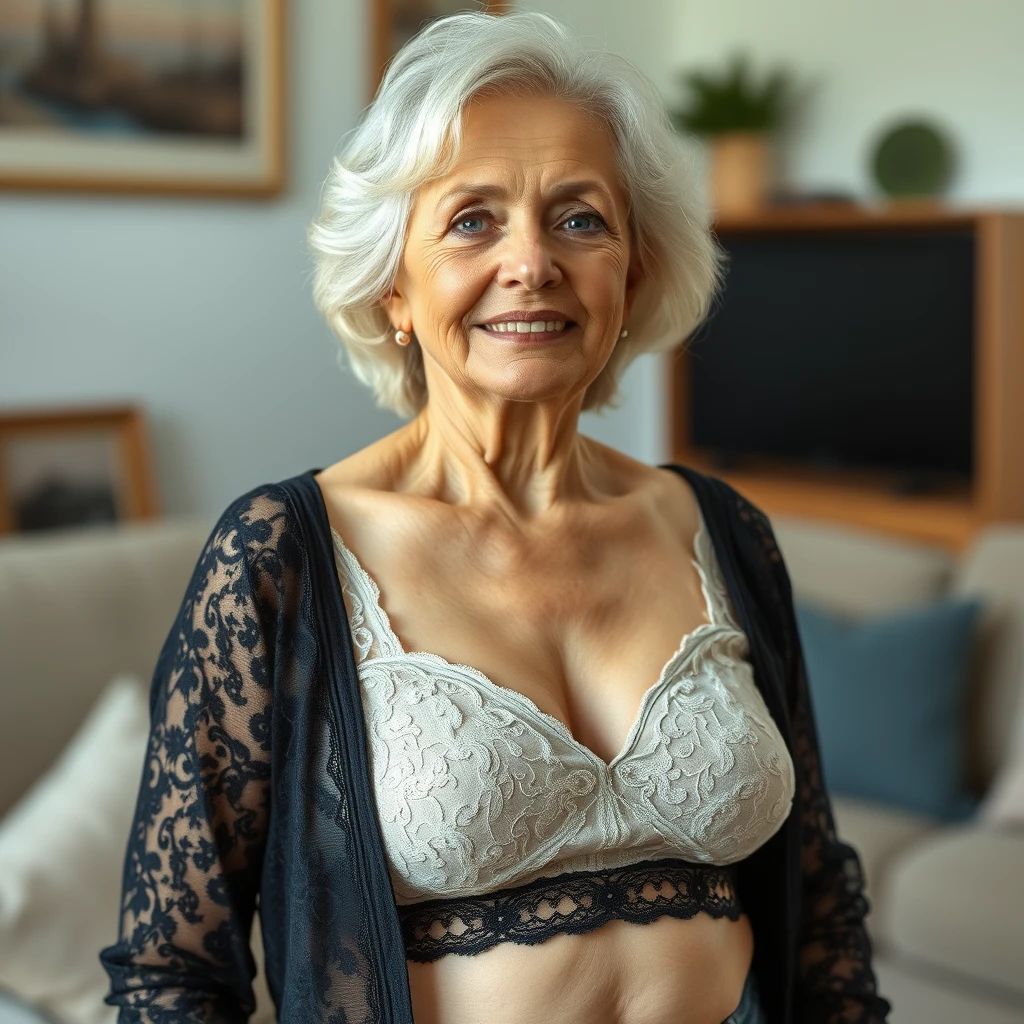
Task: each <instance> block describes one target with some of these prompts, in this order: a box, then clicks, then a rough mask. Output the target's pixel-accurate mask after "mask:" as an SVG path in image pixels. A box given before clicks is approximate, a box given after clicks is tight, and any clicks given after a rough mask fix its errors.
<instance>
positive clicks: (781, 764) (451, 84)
mask: <svg viewBox="0 0 1024 1024" xmlns="http://www.w3.org/2000/svg"><path fill="white" fill-rule="evenodd" d="M311 238H312V245H313V249H314V252H315V254H316V259H317V277H316V299H317V302H318V304H319V306H320V308H321V309H322V310H323V312H324V314H325V315H326V317H327V318H328V320H329V321H330V323H331V324H332V325H333V327H334V329H335V330H336V331H337V333H338V335H339V336H340V337H341V339H342V340H343V342H344V343H345V346H346V347H347V351H348V356H349V359H350V362H351V366H352V368H353V371H354V373H355V374H356V376H357V377H358V378H359V379H360V380H362V381H363V382H364V383H365V384H367V385H368V386H369V387H370V388H372V389H373V391H374V393H375V394H376V396H377V399H378V401H379V402H380V403H381V404H383V405H385V406H387V407H390V408H392V409H394V410H396V411H398V412H399V413H401V414H404V415H405V416H407V417H408V418H409V421H408V423H407V424H406V425H405V426H403V427H401V428H400V429H398V430H396V431H395V432H394V433H392V434H390V435H388V436H387V437H385V438H383V439H382V440H380V441H378V442H376V443H375V444H372V445H371V446H370V447H368V448H366V449H364V450H363V451H359V452H357V453H356V454H354V455H351V456H349V457H347V458H343V459H341V460H340V461H338V462H336V463H335V464H334V465H332V466H330V467H328V468H326V469H321V470H309V471H308V472H306V473H302V474H300V475H298V476H296V477H293V478H291V479H288V480H285V481H282V482H279V483H275V484H268V485H264V486H261V487H257V488H255V489H254V490H252V491H250V492H249V493H248V494H246V495H243V496H242V497H240V498H238V499H237V500H236V501H235V502H233V503H232V504H231V505H230V507H229V508H228V509H227V510H226V511H225V512H224V514H223V516H222V517H221V519H220V521H219V523H218V524H217V526H216V528H215V529H214V531H213V534H212V535H211V537H210V539H209V542H208V543H207V545H206V547H205V549H204V551H203V553H202V555H201V557H200V559H199V562H198V564H197V566H196V568H195V572H194V574H193V576H192V579H191V582H190V584H189V587H188V591H187V593H186V595H185V599H184V601H183V603H182V606H181V610H180V613H179V617H178V620H177V622H176V623H175V625H174V627H173V629H172V630H171V633H170V635H169V636H168V639H167V642H166V644H165V646H164V649H163V651H162V653H161V656H160V659H159V662H158V665H157V667H156V671H155V673H154V677H153V682H152V693H151V706H152V731H151V737H150V744H149V751H148V755H147V761H146V767H145V772H144V777H143V782H142V788H141V793H140V796H139V802H138V809H137V813H136V818H135V824H134V827H133V830H132V833H131V837H130V841H129V848H128V855H127V860H126V865H125V882H124V885H125V891H124V900H123V905H122V917H121V938H120V941H119V942H118V943H117V944H116V945H114V946H112V947H110V948H109V949H106V950H104V951H103V953H102V959H103V962H104V964H105V966H106V968H107V970H108V971H109V973H110V976H111V979H112V990H111V994H110V996H109V997H108V1001H109V1002H111V1003H114V1004H117V1005H119V1006H120V1007H121V1017H120V1019H121V1020H122V1021H154V1022H156V1021H175V1022H177V1021H185V1020H189V1021H243V1020H245V1019H247V1017H248V1016H249V1014H250V1013H251V1012H252V1009H253V994H252V988H251V980H252V978H253V974H254V970H255V966H254V963H253V957H252V954H251V952H250V948H249V938H250V931H251V927H252V923H253V918H254V914H255V911H256V908H257V902H258V909H259V920H260V927H261V930H262V936H263V942H264V946H265V951H266V954H265V955H266V974H267V980H268V982H269V987H270V991H271V993H272V995H273V997H274V1000H275V1002H276V1004H277V1008H278V1012H279V1015H280V1019H281V1020H282V1021H287V1022H289V1024H292V1022H294V1024H328V1022H340V1021H346V1022H350V1024H355V1022H367V1024H370V1022H373V1024H385V1022H387V1024H410V1022H413V1021H415V1024H512V1022H516V1024H526V1022H529V1024H534V1022H541V1021H544V1022H559V1024H721V1022H723V1021H728V1022H731V1024H756V1022H761V1024H788V1022H790V1021H800V1022H813V1024H840V1022H845V1024H853V1022H857V1024H877V1022H881V1021H884V1020H885V1019H886V1016H887V1013H888V1011H889V1004H888V1002H887V1001H886V1000H885V999H883V998H882V997H880V996H879V995H878V994H877V993H876V987H875V979H874V976H873V973H872V967H871V950H870V945H869V943H868V939H867V937H866V935H865V931H864V928H863V918H864V915H865V913H866V911H867V904H866V902H865V899H864V897H863V895H862V885H861V878H860V865H859V861H858V858H857V855H856V853H855V852H854V850H852V849H851V848H850V847H849V846H847V845H845V844H843V843H841V842H840V841H839V840H838V839H837V837H836V832H835V828H834V825H833V819H832V814H831V809H830V805H829V799H828V796H827V793H826V790H825V786H824V782H823V779H822V776H821V769H820V766H819V760H818V749H817V741H816V734H815V727H814V722H813V715H812V709H811V705H810V700H809V697H808V692H807V685H806V681H805V679H804V672H803V662H802V658H801V653H800V645H799V641H798V637H797V634H796V627H795V624H794V616H793V609H792V598H791V595H790V590H789V582H788V578H787V574H786V570H785V567H784V565H783V562H782V559H781V557H780V555H779V552H778V549H777V547H776V545H775V541H774V539H773V536H772V532H771V528H770V526H769V523H768V520H767V519H766V518H765V516H764V515H763V514H762V513H761V512H760V511H759V510H758V509H757V508H755V507H754V506H753V505H751V504H750V503H749V502H747V501H746V500H744V499H743V498H742V497H741V496H740V495H739V494H737V493H736V492H735V491H733V490H732V489H730V488H729V487H727V486H726V485H725V484H724V483H722V482H721V481H719V480H717V479H715V478H713V477H709V476H705V475H702V474H700V473H697V472H696V471H694V470H692V469H689V468H686V467H682V466H664V467H652V466H647V465H644V464H641V463H639V462H636V461H634V460H633V459H631V458H628V457H627V456H625V455H623V454H622V453H620V452H617V451H615V450H613V449H611V448H608V447H606V446H604V445H601V444H598V443H596V442H594V441H593V440H591V439H589V438H587V437H584V436H582V435H581V434H580V433H578V429H577V428H578V422H579V415H580V412H581V411H582V410H584V409H597V408H600V407H602V406H604V405H607V404H608V403H609V402H611V401H612V400H613V399H614V397H615V394H616V388H617V384H618V381H619V379H620V377H621V374H622V372H623V370H624V369H625V367H626V366H627V365H628V364H629V362H630V361H631V360H632V359H633V358H634V357H636V356H637V355H639V354H640V353H642V352H658V351H664V350H667V349H669V348H671V347H672V346H675V345H677V344H678V343H679V342H680V340H681V339H684V338H685V337H686V336H687V335H688V334H689V333H690V331H691V330H692V329H693V328H694V326H695V325H696V324H697V323H698V322H699V321H700V320H701V319H702V317H703V316H704V315H705V313H706V311H707V309H708V306H709V302H710V299H711V297H712V295H713V293H714V291H715V288H716V285H717V284H718V282H719V275H720V250H718V249H717V247H716V244H715V242H714V240H713V237H712V235H711V233H710V231H709V226H708V216H707V212H706V210H705V209H704V207H703V206H702V205H701V202H700V200H699V199H698V188H697V181H696V180H695V178H694V174H693V171H692V170H691V168H690V166H689V165H688V163H687V162H686V159H685V158H684V151H683V150H682V148H681V146H680V143H679V142H678V140H677V139H676V138H675V136H674V135H673V133H672V130H671V128H670V126H669V123H668V120H667V118H666V116H665V113H664V111H663V109H662V105H661V103H660V101H659V99H658V96H657V94H656V92H655V91H654V89H653V88H652V86H651V85H650V84H649V83H648V82H647V81H646V80H645V79H644V78H643V77H642V76H641V75H639V74H638V73H637V72H636V71H635V69H633V68H632V67H631V66H629V65H628V64H626V63H625V62H623V61H621V60H618V59H615V58H613V57H610V56H608V55H606V54H602V53H593V52H587V51H584V50H582V49H581V48H580V47H579V44H578V43H577V42H575V41H574V40H573V38H572V37H571V36H570V35H569V34H568V33H567V32H566V30H565V29H564V28H562V27H561V26H560V25H558V24H557V23H556V22H554V21H552V20H551V19H549V18H547V17H544V16H542V15H539V14H526V13H524V14H515V15H511V16H508V17H505V18H495V17H491V16H487V15H483V14H462V15H457V16H454V17H451V18H447V19H444V20H441V21H437V22H434V23H433V24H432V25H431V26H429V27H428V28H427V29H425V30H424V31H423V32H422V33H421V34H420V35H419V36H418V37H417V38H416V39H414V40H413V41H412V42H410V43H409V44H408V45H407V46H406V47H405V49H404V50H403V51H402V52H401V53H400V54H399V55H398V56H397V57H396V58H395V60H394V61H393V62H392V64H391V65H390V67H389V69H388V73H387V76H386V77H385V79H384V82H383V84H382V86H381V88H380V91H379V93H378V95H377V97H376V99H375V101H374V103H373V105H372V106H371V107H370V108H369V109H368V111H367V113H366V116H365V118H364V119H363V121H362V123H361V124H360V126H359V127H358V129H357V130H356V131H355V132H354V134H353V135H352V137H351V139H350V141H349V143H348V145H347V148H346V150H345V153H344V155H343V156H342V157H341V158H340V159H339V160H338V161H337V162H336V164H335V166H334V168H333V170H332V172H331V176H330V179H329V181H328V184H327V188H326V190H325V193H324V205H323V211H322V214H321V216H320V218H319V219H318V221H317V223H316V224H315V225H314V227H313V230H312V235H311Z"/></svg>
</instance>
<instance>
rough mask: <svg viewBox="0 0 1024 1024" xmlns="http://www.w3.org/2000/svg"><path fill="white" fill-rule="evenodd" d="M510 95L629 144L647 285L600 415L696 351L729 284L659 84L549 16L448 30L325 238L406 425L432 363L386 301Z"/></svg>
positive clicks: (390, 118)
mask: <svg viewBox="0 0 1024 1024" xmlns="http://www.w3.org/2000/svg"><path fill="white" fill-rule="evenodd" d="M495 92H498V93H501V92H508V93H509V94H515V95H544V96H552V97H556V98H559V99H564V100H567V101H570V102H574V103H577V104H579V105H580V106H581V107H582V108H584V109H586V110H587V111H588V112H591V113H592V114H594V115H596V116H597V117H599V118H600V119H601V120H602V121H603V122H604V123H606V124H607V125H608V127H609V129H610V130H611V133H612V135H613V137H614V139H615V142H616V145H617V166H618V170H619V174H620V178H621V184H622V187H623V191H624V192H625V195H626V199H627V202H628V204H629V225H630V231H631V241H632V243H633V245H634V247H635V253H636V256H637V258H638V259H639V262H640V266H641V269H642V271H643V280H642V283H641V285H640V286H639V288H638V290H637V294H636V297H635V299H634V304H633V308H632V310H631V312H630V316H629V321H628V325H627V326H628V327H629V332H628V337H627V338H623V339H620V340H619V341H618V343H617V344H616V346H615V349H614V350H613V352H612V355H611V357H610V358H609V360H608V363H607V364H606V365H605V367H604V368H603V369H602V371H601V373H600V374H599V375H598V376H597V377H596V378H595V379H594V380H593V381H592V382H591V384H590V386H589V387H588V388H587V391H586V394H585V395H584V400H583V408H584V409H600V408H602V407H603V406H606V405H615V404H617V401H618V389H619V381H620V379H621V376H622V373H623V371H624V370H625V368H626V367H627V366H628V365H629V363H630V362H631V361H632V360H633V359H634V358H636V356H638V355H640V354H641V353H643V352H660V351H665V350H667V349H670V348H672V347H674V346H676V345H678V344H680V343H681V342H683V341H684V340H685V339H686V338H687V337H688V336H689V335H690V333H691V332H692V331H693V330H694V328H695V327H696V326H697V325H698V324H699V323H700V322H701V321H702V320H703V319H704V317H705V316H706V314H707V312H708V310H709V308H710V305H711V301H712V299H713V297H714V294H715V292H716V291H717V289H718V288H719V287H720V285H721V280H722V267H723V263H724V255H723V251H722V249H721V247H720V246H719V245H718V243H717V241H716V240H715V238H714V235H713V233H712V231H711V229H710V213H709V209H708V207H707V203H706V199H705V198H704V189H703V187H702V182H701V180H700V178H699V171H698V168H697V165H696V163H695V160H694V157H693V155H692V150H691V149H688V148H687V147H686V145H685V144H684V143H683V141H682V140H681V139H680V138H679V136H678V134H677V133H676V132H675V130H674V129H673V127H672V124H671V121H670V119H669V117H668V114H667V112H666V110H665V106H664V103H663V102H662V99H661V97H660V95H659V94H658V92H657V90H656V89H655V87H654V85H653V84H652V83H651V82H650V81H649V80H648V79H647V78H646V77H645V76H644V75H643V74H641V73H640V72H639V71H638V70H637V69H636V68H635V67H634V66H633V65H632V64H630V63H629V62H628V61H626V60H624V59H622V58H621V57H617V56H615V55H613V54H609V53H606V52H604V51H601V50H591V49H586V48H584V47H583V46H582V44H581V43H580V41H579V40H578V39H577V38H576V37H575V36H574V35H573V34H572V32H570V30H569V29H567V28H566V27H565V26H564V25H562V24H561V23H559V22H558V21H556V20H555V19H554V18H551V17H549V16H548V15H545V14H541V13H537V12H532V11H523V12H517V13H512V14H505V15H490V14H484V13H482V12H465V13H461V14H453V15H450V16H448V17H445V18H439V19H437V20H436V21H433V22H431V23H429V24H428V25H427V26H426V27H425V28H424V29H422V30H421V31H420V32H419V34H418V35H416V36H415V37H414V38H413V39H411V40H410V41H409V42H408V43H406V45H405V46H404V47H402V49H401V50H400V51H399V53H398V54H396V55H395V57H394V58H393V59H392V61H391V62H390V64H389V65H388V68H387V72H386V74H385V75H384V79H383V81H382V83H381V86H380V88H379V90H378V91H377V95H376V97H375V98H374V100H373V102H372V103H371V104H370V106H369V107H368V108H367V109H366V111H365V112H364V114H363V117H362V119H361V120H360V123H359V125H358V126H357V127H356V128H355V129H353V131H352V132H351V133H350V134H349V136H348V137H347V139H346V141H345V145H344V147H343V149H342V152H341V153H340V155H339V156H337V157H336V158H335V160H334V161H333V163H332V166H331V170H330V173H329V175H328V178H327V180H326V182H325V183H324V187H323V192H322V203H321V209H320V212H319V214H318V216H317V218H316V219H315V220H314V221H313V224H312V225H311V227H310V231H309V244H310V248H311V250H312V255H313V261H314V268H315V269H314V278H313V295H314V299H315V302H316V304H317V307H318V308H319V310H320V311H321V313H322V314H323V315H324V317H325V318H326V320H327V322H328V323H329V324H330V326H331V328H332V329H333V330H334V332H335V333H336V334H337V335H338V337H339V338H340V339H341V341H342V342H343V344H344V346H345V349H346V350H347V352H348V358H349V363H350V365H351V368H352V371H353V372H354V374H355V376H356V377H357V378H358V379H359V380H361V381H362V382H363V383H364V384H366V385H368V386H369V387H370V388H371V389H372V390H373V392H374V394H375V395H376V399H377V404H378V405H379V406H382V407H385V408H390V409H392V410H394V411H395V412H397V413H398V414H399V415H400V416H407V417H411V416H414V415H416V413H417V412H419V411H420V410H421V409H422V408H423V406H424V404H425V403H426V401H427V386H426V379H425V376H424V372H423V355H422V352H421V350H420V348H419V345H418V344H417V343H416V342H413V343H412V344H410V345H407V346H405V347H401V346H398V345H396V344H394V342H393V328H392V326H391V323H390V321H389V319H388V316H387V313H386V311H385V309H384V307H383V305H382V302H383V300H384V299H385V298H386V297H387V296H388V295H389V294H390V292H391V289H392V288H393V285H394V281H395V278H396V275H397V273H398V269H399V267H400V264H401V259H402V253H403V250H404V247H405V239H406V233H407V229H408V222H409V215H410V212H411V210H412V205H413V200H414V197H415V193H416V191H417V189H418V188H419V187H420V186H421V185H423V184H424V183H425V182H427V181H428V180H430V179H432V178H435V177H439V176H443V175H444V174H446V173H447V172H448V171H449V170H450V169H451V167H452V166H453V165H454V163H455V161H456V159H457V155H458V149H459V143H460V139H461V128H462V124H461V122H462V112H463V109H464V108H465V107H466V105H467V103H469V102H470V101H471V100H472V99H473V98H474V97H475V96H478V95H481V94H485V93H486V94H493V93H495Z"/></svg>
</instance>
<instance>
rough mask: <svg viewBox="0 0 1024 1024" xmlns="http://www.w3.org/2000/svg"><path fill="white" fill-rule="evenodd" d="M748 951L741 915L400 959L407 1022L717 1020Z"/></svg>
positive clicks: (746, 965)
mask: <svg viewBox="0 0 1024 1024" xmlns="http://www.w3.org/2000/svg"><path fill="white" fill-rule="evenodd" d="M753 951H754V933H753V930H752V929H751V926H750V919H749V917H747V915H746V914H741V915H740V917H739V918H738V920H736V921H733V920H730V919H729V918H728V917H717V918H716V917H712V916H710V915H709V914H697V915H696V916H695V917H692V918H689V919H688V920H684V919H679V918H674V917H660V918H658V919H657V920H655V921H653V922H651V923H650V924H633V923H630V922H625V921H610V922H608V923H607V924H605V925H602V926H601V927H600V928H597V929H595V930H594V931H592V932H587V933H586V934H584V935H555V936H553V937H552V938H550V939H547V940H546V941H544V942H542V943H540V944H538V945H536V946H522V945H516V944H514V943H508V942H506V943H502V944H501V945H498V946H492V947H491V948H490V949H487V950H485V951H484V952H482V953H478V954H477V955H476V956H457V955H453V954H448V955H447V956H444V957H441V958H440V959H439V960H435V961H433V962H431V963H415V962H412V961H409V962H408V967H409V984H410V989H411V992H412V1005H413V1019H414V1021H415V1024H722V1022H723V1021H724V1020H726V1018H728V1016H729V1014H731V1013H732V1012H733V1011H734V1010H735V1009H736V1007H737V1006H738V1005H739V1002H740V998H741V996H742V993H743V983H744V981H745V980H746V976H747V972H748V971H749V969H750V964H751V959H752V957H753Z"/></svg>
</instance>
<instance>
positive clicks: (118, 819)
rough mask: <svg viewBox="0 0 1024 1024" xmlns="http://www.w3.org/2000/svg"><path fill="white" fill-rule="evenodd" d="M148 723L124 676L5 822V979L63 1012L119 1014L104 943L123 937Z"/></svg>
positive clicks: (1, 845) (0, 832)
mask: <svg viewBox="0 0 1024 1024" xmlns="http://www.w3.org/2000/svg"><path fill="white" fill-rule="evenodd" d="M148 730H149V709H148V702H147V699H146V693H145V691H144V689H143V687H142V684H141V683H139V682H138V681H137V680H135V679H133V678H131V677H127V676H122V677H119V678H117V679H115V680H114V681H113V682H112V683H110V684H109V685H108V686H107V688H106V689H105V690H104V691H103V693H102V694H101V696H100V699H99V701H98V702H97V704H96V705H95V706H94V708H93V709H92V711H91V712H90V713H89V715H88V717H87V718H86V720H85V722H84V723H83V724H82V726H81V728H80V729H79V731H78V733H77V734H76V735H75V737H74V739H73V740H72V741H71V743H70V744H69V745H68V747H67V749H66V750H65V751H64V753H63V754H62V755H61V757H60V759H59V760H58V762H57V763H56V764H55V765H54V766H53V767H52V768H51V769H50V770H49V771H48V772H47V773H46V774H45V775H44V776H43V777H42V778H41V779H39V780H38V781H37V782H36V784H35V785H34V786H33V787H32V788H31V789H30V790H29V792H28V793H27V794H26V795H25V796H24V797H23V798H22V799H21V801H19V802H18V803H17V804H16V805H15V806H14V808H13V809H12V810H11V811H10V813H9V814H8V815H7V816H6V817H5V818H4V819H3V821H2V822H0V986H4V987H6V988H8V989H10V990H11V991H12V992H14V993H15V994H16V995H18V996H20V997H21V998H22V999H24V1000H25V1001H26V1002H28V1003H31V1004H32V1005H34V1006H37V1007H39V1009H41V1010H43V1011H44V1012H46V1013H49V1014H51V1015H52V1016H53V1017H55V1018H56V1019H58V1020H61V1021H69V1022H70V1021H74V1022H81V1024H92V1022H108V1021H114V1020H116V1017H117V1011H116V1009H115V1008H114V1007H110V1006H105V1005H104V1004H103V997H104V995H105V994H106V992H107V982H108V979H107V974H106V972H105V971H104V970H103V967H102V965H101V964H100V962H99V959H98V954H99V951H100V949H101V948H102V947H103V946H107V945H110V944H111V943H113V942H116V941H117V926H118V907H119V906H120V902H121V899H120V896H121V868H122V864H123V862H124V853H125V846H126V844H127V841H128V831H129V828H130V826H131V819H132V814H133V812H134V808H135V799H136V797H137V795H138V790H139V781H140V778H141V775H142V762H143V758H144V755H145V750H146V737H147V734H148Z"/></svg>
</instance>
